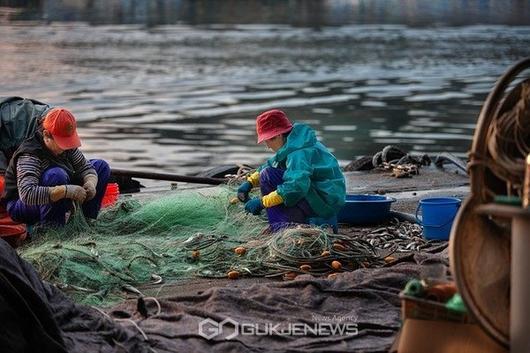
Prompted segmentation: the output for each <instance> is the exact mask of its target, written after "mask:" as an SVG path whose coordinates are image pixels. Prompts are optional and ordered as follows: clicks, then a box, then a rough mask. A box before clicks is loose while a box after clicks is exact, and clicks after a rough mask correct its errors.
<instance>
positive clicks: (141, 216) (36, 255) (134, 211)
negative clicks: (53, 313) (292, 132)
mask: <svg viewBox="0 0 530 353" xmlns="http://www.w3.org/2000/svg"><path fill="white" fill-rule="evenodd" d="M233 196H234V190H231V188H230V187H228V186H220V187H215V188H207V189H201V190H182V191H172V192H169V193H164V194H163V195H162V196H158V197H153V198H145V199H136V198H133V197H128V198H124V197H122V198H121V199H120V201H118V203H117V204H116V205H114V206H113V207H110V208H106V209H103V210H102V212H101V213H100V216H99V217H98V219H97V221H94V222H87V220H86V219H85V218H84V217H83V216H82V213H81V212H74V213H73V214H72V216H71V217H70V219H69V222H68V223H67V224H66V226H65V227H62V228H41V229H35V230H34V232H33V235H34V236H33V241H32V242H30V243H29V244H27V245H26V246H25V247H23V248H22V249H21V256H22V257H23V258H24V259H26V260H27V261H29V262H30V263H31V264H33V265H34V266H35V268H36V269H37V271H38V272H39V273H40V274H41V276H42V277H43V279H45V280H48V281H50V282H51V283H53V284H55V285H57V286H58V287H59V288H61V289H63V290H64V291H65V292H66V293H68V294H69V295H70V296H71V297H73V299H74V300H76V301H78V302H81V303H85V304H95V305H105V304H112V303H114V302H116V301H119V300H121V299H123V297H124V292H123V289H124V288H125V289H128V290H129V291H131V290H133V291H134V290H136V289H137V288H141V287H142V286H145V285H150V284H151V285H152V284H159V283H161V282H162V281H164V282H166V283H167V282H168V281H171V280H177V279H185V278H192V277H197V276H203V277H226V276H227V274H230V275H231V276H282V275H290V274H293V273H294V274H297V273H307V272H309V273H313V274H326V273H330V272H332V271H335V270H337V268H333V267H332V265H331V264H332V260H337V261H340V262H341V264H340V265H341V267H340V268H339V270H341V271H344V270H353V269H355V268H358V267H359V265H360V264H365V263H367V262H369V263H376V262H378V261H381V260H380V259H379V258H378V257H377V256H376V254H375V252H374V249H373V247H371V246H370V244H369V243H367V242H363V241H361V240H353V239H351V238H350V237H347V236H344V235H340V234H329V233H327V232H326V231H324V230H323V229H320V228H288V229H286V230H284V231H281V232H278V233H274V234H264V232H263V231H264V229H266V228H267V225H268V224H267V221H266V218H265V217H256V216H252V215H249V214H247V213H245V212H244V208H243V205H242V204H241V203H236V202H233V200H232V202H231V198H233ZM235 250H236V251H237V253H236V251H235ZM326 252H327V253H326ZM304 265H305V267H303V266H304ZM335 265H336V264H335Z"/></svg>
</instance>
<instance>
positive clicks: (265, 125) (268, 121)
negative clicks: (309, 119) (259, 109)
mask: <svg viewBox="0 0 530 353" xmlns="http://www.w3.org/2000/svg"><path fill="white" fill-rule="evenodd" d="M292 128H293V124H291V122H290V121H289V119H288V118H287V115H285V113H284V112H282V111H281V110H278V109H273V110H268V111H266V112H263V113H261V114H260V115H258V117H257V118H256V132H257V133H258V143H262V142H263V141H265V140H268V139H271V138H273V137H275V136H278V135H281V134H285V133H286V132H289V131H291V129H292Z"/></svg>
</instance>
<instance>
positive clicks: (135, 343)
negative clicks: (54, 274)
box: [0, 240, 150, 353]
mask: <svg viewBox="0 0 530 353" xmlns="http://www.w3.org/2000/svg"><path fill="white" fill-rule="evenodd" d="M142 340H143V339H142V337H140V336H139V335H137V331H130V330H128V329H126V328H123V327H122V326H120V325H119V324H117V323H114V322H112V321H110V320H109V319H107V318H105V317H104V316H103V315H101V314H100V313H99V312H98V311H96V310H95V309H92V308H89V307H86V306H80V305H76V304H74V303H72V301H71V300H69V299H68V298H66V297H65V295H64V294H63V293H62V292H60V291H59V290H58V289H56V288H55V287H53V286H51V285H49V284H48V283H45V282H42V281H41V280H40V279H39V277H38V275H37V273H36V272H35V270H34V269H33V268H32V267H31V266H30V265H28V263H26V262H25V261H23V260H21V259H20V258H19V257H18V255H17V254H16V253H15V251H14V250H13V249H12V248H11V247H10V246H9V245H8V243H7V242H5V241H3V240H0V352H10V353H19V352H20V353H21V352H24V353H29V352H40V353H48V352H50V353H51V352H54V353H55V352H57V353H58V352H72V353H73V352H101V353H103V352H105V353H107V352H108V353H110V352H138V353H140V352H149V351H150V350H149V348H148V347H147V345H146V344H145V343H143V342H142Z"/></svg>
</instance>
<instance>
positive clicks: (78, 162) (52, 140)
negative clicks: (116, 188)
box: [2, 108, 110, 225]
mask: <svg viewBox="0 0 530 353" xmlns="http://www.w3.org/2000/svg"><path fill="white" fill-rule="evenodd" d="M79 146H81V140H80V139H79V136H78V135H77V124H76V121H75V118H74V116H73V115H72V113H70V112H69V111H68V110H66V109H63V108H52V109H50V110H48V111H47V112H46V114H45V116H44V118H43V119H42V121H41V124H40V125H39V126H38V127H37V131H35V134H34V135H33V136H32V137H30V138H28V139H26V140H25V141H24V142H23V143H22V144H21V145H20V147H18V148H17V150H16V151H15V153H14V154H13V157H12V158H11V160H10V162H9V166H8V168H7V170H6V174H5V189H4V193H3V196H2V199H3V202H5V203H7V212H8V213H9V215H10V216H11V218H12V219H13V220H15V221H17V222H21V223H26V224H35V223H45V224H54V225H64V224H65V222H66V214H67V212H68V211H69V210H71V208H72V202H73V201H75V202H77V203H79V204H82V211H83V214H84V215H85V216H86V217H89V218H96V217H97V215H98V212H99V209H100V207H101V200H102V199H103V196H104V193H105V188H106V185H107V181H108V179H109V177H110V167H109V165H108V164H107V162H105V161H103V160H90V161H88V160H87V159H86V158H85V157H84V155H83V154H82V153H81V151H80V150H79V149H78V147H79Z"/></svg>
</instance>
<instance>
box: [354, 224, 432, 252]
mask: <svg viewBox="0 0 530 353" xmlns="http://www.w3.org/2000/svg"><path fill="white" fill-rule="evenodd" d="M356 236H358V237H360V238H361V239H364V240H366V241H367V242H368V243H370V245H372V246H373V247H374V248H376V249H377V250H385V251H388V252H413V251H421V250H423V249H425V248H428V247H430V246H432V245H433V244H432V241H428V240H426V239H424V238H423V237H422V229H421V227H420V226H419V225H418V224H416V223H411V222H399V221H398V220H397V219H393V220H392V221H391V222H390V224H389V225H386V226H383V227H379V228H376V229H365V231H363V232H360V233H358V234H356Z"/></svg>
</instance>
